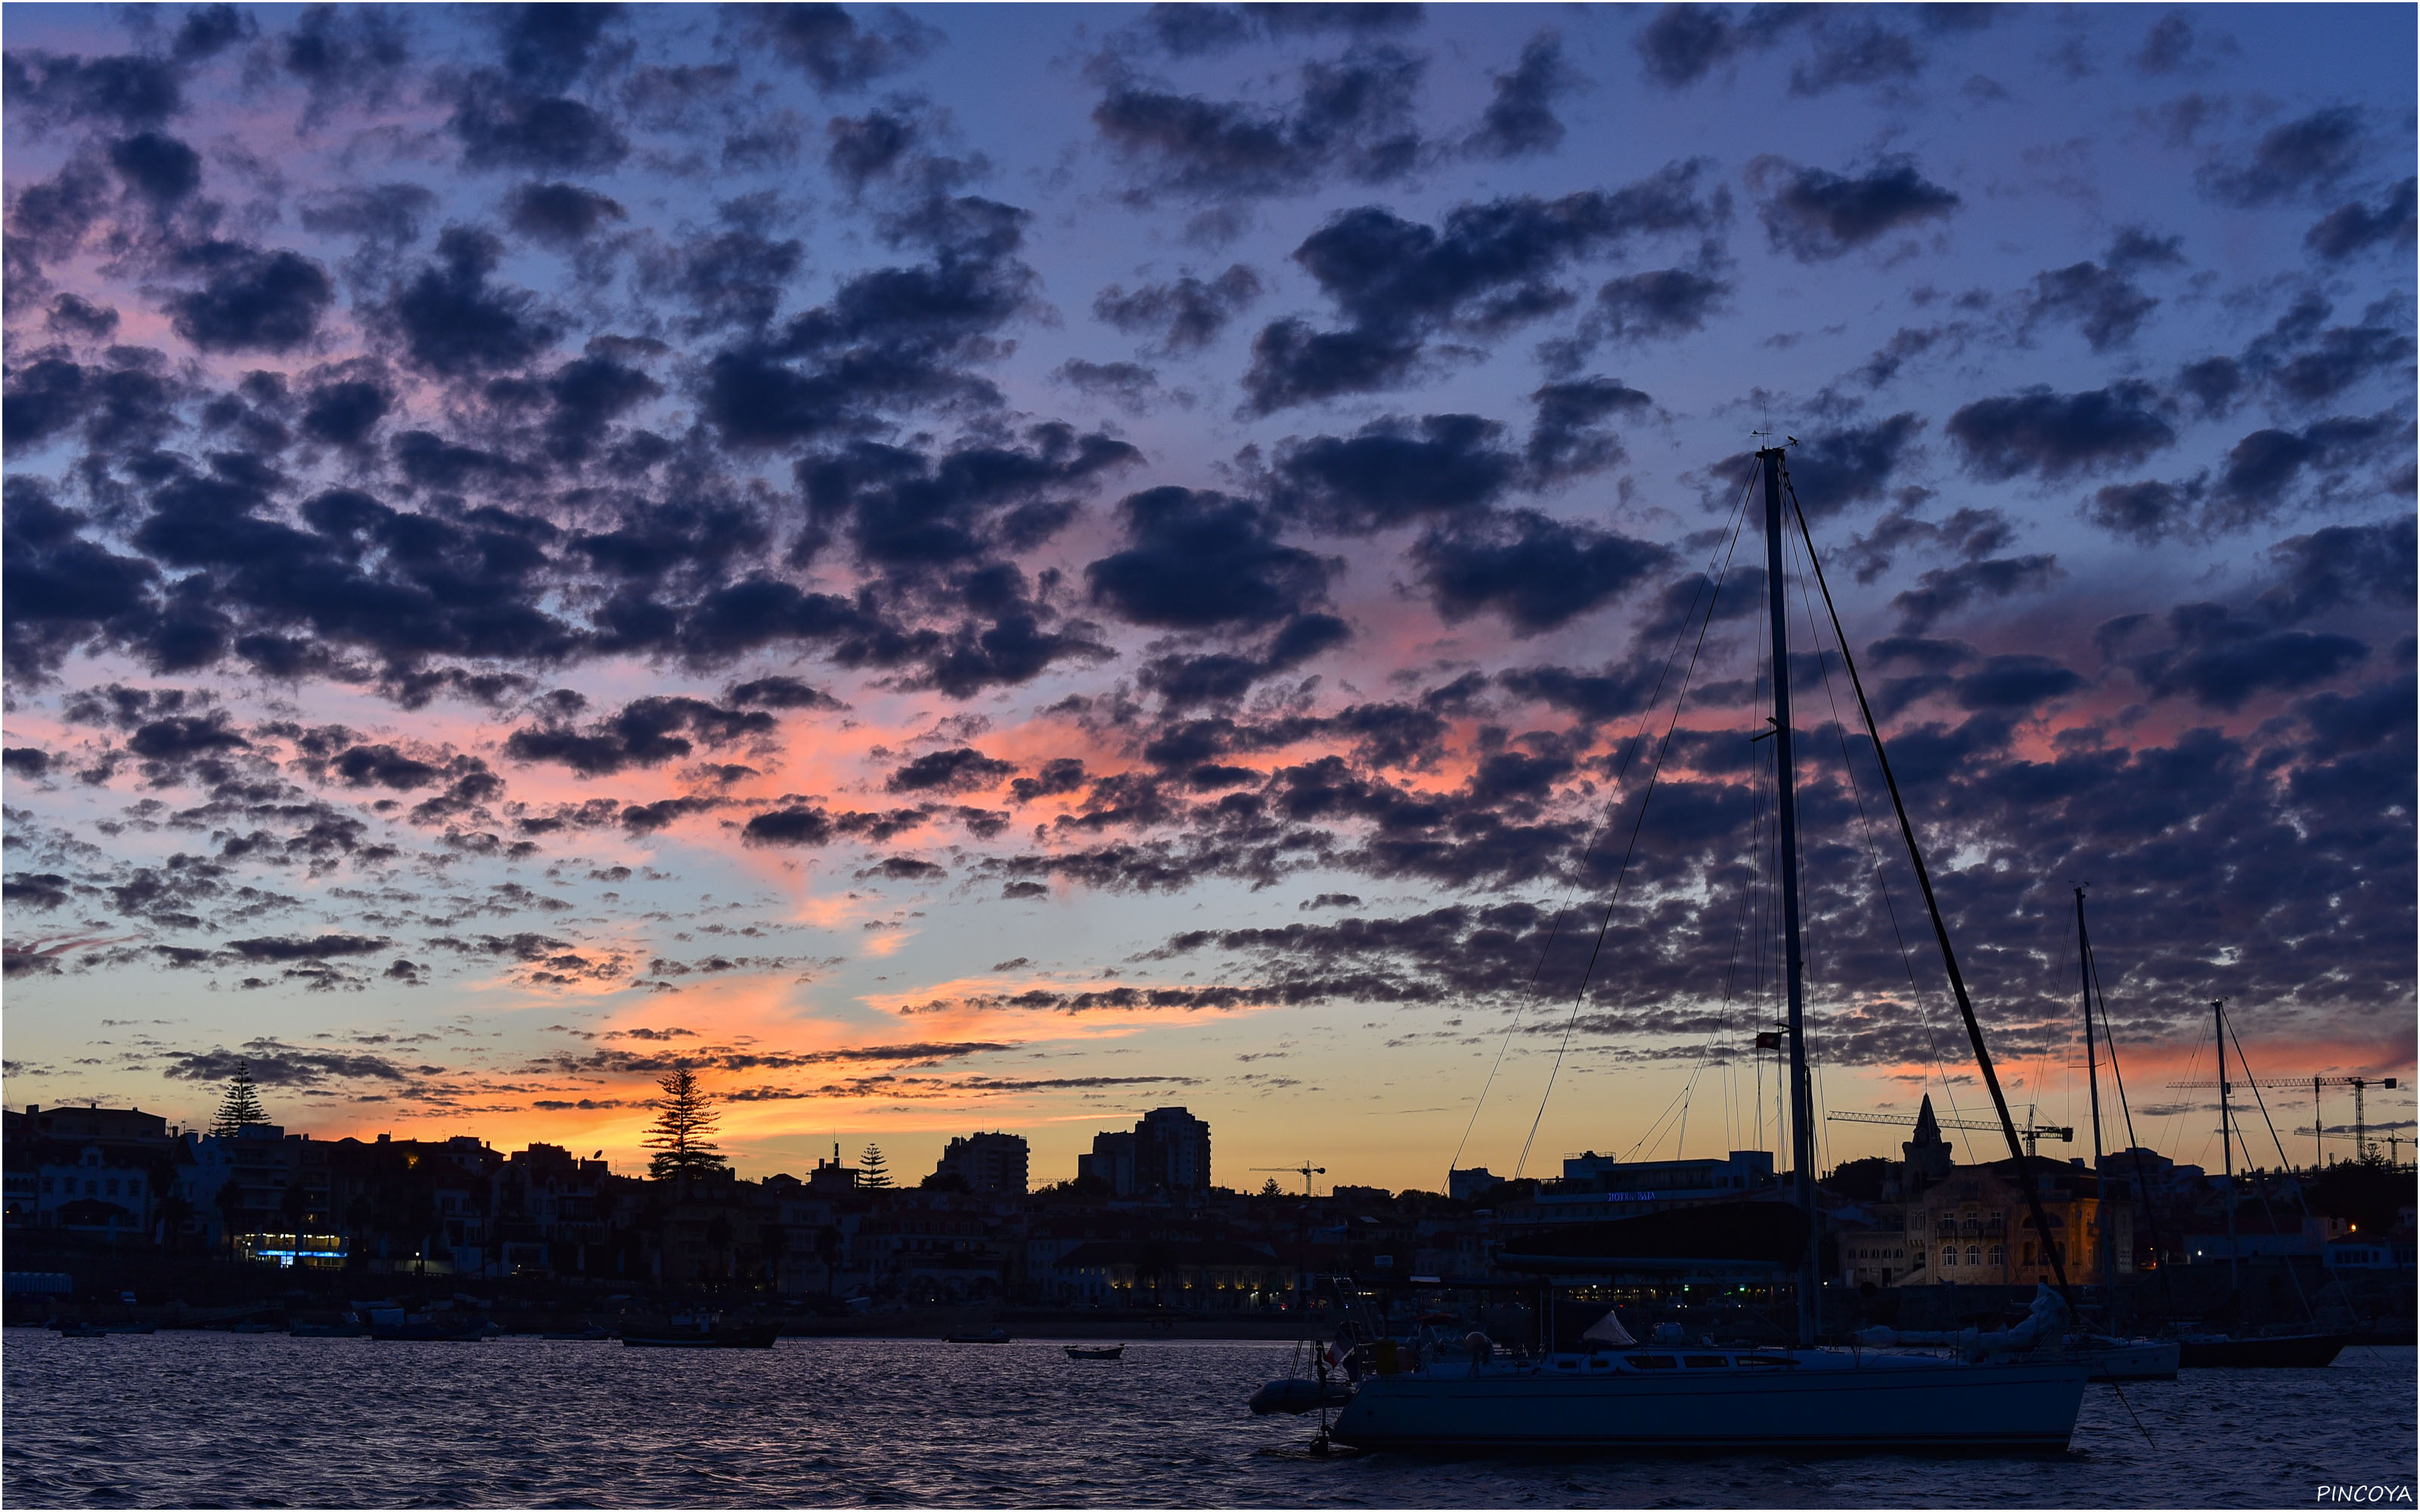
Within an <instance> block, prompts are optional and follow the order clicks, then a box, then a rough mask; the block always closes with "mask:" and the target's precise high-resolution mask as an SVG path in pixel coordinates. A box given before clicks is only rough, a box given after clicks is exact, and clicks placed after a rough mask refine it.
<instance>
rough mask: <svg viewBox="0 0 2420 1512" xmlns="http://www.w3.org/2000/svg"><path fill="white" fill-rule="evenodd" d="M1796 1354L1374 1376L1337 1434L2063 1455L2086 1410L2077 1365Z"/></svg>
mask: <svg viewBox="0 0 2420 1512" xmlns="http://www.w3.org/2000/svg"><path fill="white" fill-rule="evenodd" d="M1793 1358H1794V1359H1795V1360H1796V1361H1797V1364H1796V1365H1779V1366H1776V1365H1765V1366H1761V1367H1755V1368H1749V1369H1740V1368H1726V1369H1719V1370H1717V1369H1708V1370H1705V1371H1702V1372H1699V1371H1695V1370H1654V1371H1637V1372H1633V1371H1628V1370H1621V1369H1606V1370H1604V1371H1602V1372H1601V1373H1600V1372H1596V1371H1591V1370H1590V1369H1588V1367H1587V1366H1586V1365H1582V1366H1581V1367H1580V1368H1579V1369H1577V1370H1573V1371H1570V1372H1569V1373H1567V1372H1566V1370H1564V1369H1558V1368H1553V1367H1552V1366H1553V1365H1555V1364H1556V1363H1555V1362H1549V1363H1548V1365H1547V1366H1545V1367H1538V1366H1515V1367H1512V1368H1497V1369H1488V1370H1483V1371H1481V1372H1479V1373H1477V1374H1475V1375H1474V1374H1471V1373H1469V1372H1467V1371H1459V1370H1455V1371H1450V1373H1447V1372H1440V1373H1437V1374H1430V1373H1425V1372H1423V1373H1420V1374H1414V1375H1404V1376H1379V1377H1373V1378H1372V1379H1370V1380H1367V1381H1363V1382H1362V1383H1361V1388H1360V1390H1358V1391H1357V1392H1356V1393H1355V1394H1354V1396H1353V1400H1352V1402H1351V1403H1350V1404H1348V1405H1347V1406H1346V1407H1345V1409H1344V1413H1343V1415H1342V1417H1340V1418H1339V1419H1338V1420H1337V1423H1336V1426H1335V1428H1334V1429H1333V1433H1334V1436H1335V1437H1336V1438H1337V1439H1339V1440H1341V1441H1342V1442H1343V1443H1349V1444H1353V1445H1356V1446H1357V1447H1362V1448H1462V1449H1473V1448H1538V1449H1576V1448H1588V1449H1623V1450H1634V1451H1645V1452H1665V1453H1669V1452H1673V1451H1707V1452H1711V1451H1723V1452H1757V1451H1767V1450H1794V1451H1802V1452H1804V1451H1843V1450H1846V1451H1868V1450H1907V1449H1917V1450H1935V1451H1947V1450H1959V1451H1972V1450H2000V1451H2019V1450H2057V1449H2064V1448H2065V1447H2066V1446H2067V1443H2068V1440H2069V1438H2070V1437H2071V1435H2072V1434H2073V1433H2074V1431H2075V1417H2076V1413H2077V1412H2078V1410H2079V1409H2080V1408H2081V1407H2082V1405H2083V1400H2084V1383H2085V1374H2086V1367H2085V1365H2083V1364H2082V1363H2081V1362H2060V1363H2030V1362H2028V1363H2019V1364H2006V1365H1965V1364H1961V1363H1958V1362H1954V1361H1947V1360H1940V1359H1934V1358H1930V1357H1921V1356H1906V1355H1883V1356H1877V1355H1865V1356H1862V1357H1857V1356H1851V1355H1846V1354H1839V1355H1835V1354H1832V1353H1831V1352H1830V1351H1824V1350H1815V1351H1807V1352H1804V1353H1800V1354H1797V1355H1795V1356H1794V1357H1793Z"/></svg>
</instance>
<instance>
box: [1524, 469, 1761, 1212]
mask: <svg viewBox="0 0 2420 1512" xmlns="http://www.w3.org/2000/svg"><path fill="white" fill-rule="evenodd" d="M1745 506H1746V493H1745V489H1743V490H1742V493H1741V510H1740V515H1739V519H1738V521H1737V523H1736V524H1735V525H1734V526H1733V527H1732V530H1731V538H1730V548H1731V550H1736V549H1737V548H1738V546H1739V538H1740V533H1741V532H1742V531H1744V530H1745V529H1746V526H1747V510H1746V507H1745ZM1731 550H1726V551H1725V552H1724V553H1723V575H1722V578H1718V579H1715V580H1714V594H1713V596H1712V597H1710V598H1709V599H1708V600H1707V602H1706V617H1705V618H1704V619H1703V620H1701V621H1699V624H1698V640H1697V643H1696V644H1695V645H1693V646H1692V647H1691V648H1690V650H1689V666H1688V670H1687V671H1684V672H1683V673H1682V675H1681V687H1680V691H1679V692H1678V693H1677V694H1676V695H1675V696H1674V697H1673V700H1672V717H1671V718H1670V719H1669V720H1668V721H1667V722H1666V724H1665V726H1664V738H1663V740H1662V741H1661V742H1660V743H1659V744H1658V745H1657V746H1656V748H1655V761H1654V764H1652V765H1651V766H1650V767H1649V768H1648V770H1647V787H1646V789H1645V790H1644V791H1643V792H1642V793H1640V795H1639V796H1638V816H1637V818H1636V819H1634V820H1632V821H1631V825H1630V840H1629V842H1628V843H1627V844H1625V845H1624V846H1623V847H1622V851H1621V868H1620V870H1618V871H1616V872H1614V875H1613V889H1612V891H1611V892H1610V893H1608V894H1607V895H1606V901H1605V918H1603V919H1602V920H1601V921H1600V922H1599V923H1598V924H1597V927H1596V943H1595V945H1594V946H1592V947H1591V948H1590V950H1589V958H1588V964H1587V965H1586V966H1585V967H1584V968H1582V970H1581V972H1580V983H1579V988H1578V990H1577V991H1576V992H1575V993H1574V994H1573V995H1572V1011H1571V1016H1570V1017H1569V1018H1567V1019H1565V1020H1564V1021H1563V1040H1562V1043H1561V1044H1559V1045H1558V1046H1557V1047H1556V1049H1555V1060H1554V1064H1553V1065H1552V1066H1551V1067H1549V1068H1548V1069H1547V1072H1546V1087H1545V1090H1544V1091H1543V1092H1541V1093H1540V1094H1539V1096H1538V1112H1537V1116H1536V1117H1535V1118H1532V1119H1530V1120H1529V1137H1528V1138H1527V1139H1525V1140H1523V1141H1522V1142H1521V1158H1520V1159H1519V1160H1517V1161H1515V1162H1514V1163H1513V1165H1512V1174H1513V1176H1514V1177H1515V1178H1516V1179H1517V1178H1518V1177H1519V1176H1520V1174H1521V1172H1522V1171H1523V1169H1525V1168H1526V1167H1527V1166H1528V1164H1529V1151H1530V1149H1532V1148H1533V1147H1534V1146H1535V1145H1536V1144H1537V1142H1538V1126H1539V1125H1540V1124H1541V1123H1544V1121H1545V1118H1546V1103H1547V1100H1548V1099H1550V1098H1552V1097H1553V1096H1554V1095H1555V1081H1556V1078H1558V1077H1559V1076H1560V1075H1561V1074H1562V1070H1563V1057H1564V1056H1565V1055H1566V1054H1568V1053H1569V1052H1570V1050H1571V1047H1572V1031H1573V1029H1574V1028H1575V1027H1576V1026H1578V1024H1579V1021H1580V1006H1581V1005H1582V1004H1583V1003H1585V1002H1586V1001H1587V1000H1588V987H1589V981H1590V979H1591V978H1593V977H1594V976H1595V975H1596V964H1597V959H1598V958H1599V957H1600V956H1602V955H1603V954H1604V953H1605V936H1606V931H1607V930H1609V929H1611V928H1612V927H1613V911H1614V909H1615V908H1616V907H1617V906H1619V905H1620V903H1621V885H1622V883H1623V882H1624V881H1625V880H1626V879H1627V878H1628V877H1629V875H1630V862H1631V858H1632V857H1633V856H1636V855H1637V853H1638V831H1639V828H1640V826H1642V825H1645V824H1646V823H1647V805H1648V802H1649V800H1651V799H1652V798H1653V797H1654V796H1655V784H1656V782H1657V781H1658V780H1659V779H1662V777H1663V775H1664V758H1665V757H1666V756H1668V755H1669V754H1670V753H1671V749H1672V733H1673V731H1674V730H1676V729H1678V728H1679V727H1680V723H1681V710H1682V709H1683V707H1685V706H1686V705H1687V703H1688V702H1689V684H1690V683H1691V681H1692V680H1694V679H1695V678H1696V676H1697V674H1698V658H1699V656H1702V655H1703V654H1704V652H1705V649H1706V635H1707V632H1708V631H1710V630H1712V629H1713V628H1714V606H1715V605H1716V604H1717V603H1718V602H1720V600H1721V598H1722V592H1723V586H1722V585H1723V580H1724V579H1728V578H1729V577H1730V562H1731ZM1692 607H1693V608H1694V607H1695V606H1694V602H1693V604H1692Z"/></svg>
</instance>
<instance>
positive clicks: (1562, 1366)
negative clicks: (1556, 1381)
mask: <svg viewBox="0 0 2420 1512" xmlns="http://www.w3.org/2000/svg"><path fill="white" fill-rule="evenodd" d="M1579 1367H1580V1363H1579V1362H1578V1361H1577V1360H1558V1361H1556V1362H1555V1368H1556V1369H1558V1370H1577V1369H1578V1368H1579Z"/></svg>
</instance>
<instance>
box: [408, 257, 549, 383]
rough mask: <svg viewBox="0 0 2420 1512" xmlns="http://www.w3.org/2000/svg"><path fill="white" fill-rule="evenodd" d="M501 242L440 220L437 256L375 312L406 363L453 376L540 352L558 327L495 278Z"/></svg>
mask: <svg viewBox="0 0 2420 1512" xmlns="http://www.w3.org/2000/svg"><path fill="white" fill-rule="evenodd" d="M437 258H438V260H437V261H436V262H434V263H430V264H427V265H426V266H424V267H423V268H422V269H421V270H419V271H418V272H417V273H415V274H413V275H412V276H411V278H410V279H408V280H407V281H406V282H405V283H404V284H403V285H400V286H399V287H397V288H396V291H395V294H394V297H393V298H392V299H391V300H390V301H389V302H388V304H387V306H386V308H385V310H384V311H383V312H382V314H383V316H384V319H385V321H386V323H387V325H388V328H389V329H390V330H392V331H393V332H395V334H396V336H397V337H398V338H399V339H400V340H401V342H402V344H403V350H404V355H405V356H406V358H408V359H409V360H410V361H411V363H412V365H414V366H415V367H419V368H422V369H424V370H425V371H427V372H429V373H432V374H435V375H436V376H438V377H440V378H468V377H471V376H473V375H476V374H480V373H486V372H491V371H494V370H496V369H499V368H506V367H518V366H520V364H521V363H526V362H528V361H529V360H530V359H532V358H533V357H535V356H536V355H537V354H538V353H539V352H541V351H543V350H544V349H545V348H546V347H548V346H549V345H550V344H551V342H552V341H553V340H554V337H555V335H556V334H557V332H558V328H557V326H556V325H555V324H554V322H553V321H552V319H551V317H550V316H547V315H546V314H545V312H544V311H543V310H542V309H541V308H540V306H539V303H538V300H537V297H536V296H535V295H534V294H532V293H531V292H530V291H529V290H527V289H522V288H517V287H514V286H512V285H505V284H500V283H496V282H494V281H493V280H492V279H491V277H490V275H492V274H493V273H494V272H495V270H496V269H497V267H498V265H499V264H501V263H502V262H503V260H504V244H503V243H502V242H500V241H498V240H497V239H495V238H494V237H492V236H489V234H487V233H486V232H484V231H478V230H473V229H472V228H470V227H467V226H458V225H454V226H447V227H446V228H445V230H444V231H443V232H442V233H441V234H440V235H439V236H438V238H437Z"/></svg>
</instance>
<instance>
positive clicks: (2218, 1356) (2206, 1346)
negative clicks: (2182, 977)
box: [2177, 997, 2353, 1369]
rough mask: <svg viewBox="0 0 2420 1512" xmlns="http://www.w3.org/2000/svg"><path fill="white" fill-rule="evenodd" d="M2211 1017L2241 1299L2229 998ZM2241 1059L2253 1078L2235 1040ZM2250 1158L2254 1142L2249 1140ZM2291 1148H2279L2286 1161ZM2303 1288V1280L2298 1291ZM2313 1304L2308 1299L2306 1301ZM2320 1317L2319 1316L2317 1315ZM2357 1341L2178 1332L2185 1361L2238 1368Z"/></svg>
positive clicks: (2286, 1365)
mask: <svg viewBox="0 0 2420 1512" xmlns="http://www.w3.org/2000/svg"><path fill="white" fill-rule="evenodd" d="M2210 1011H2211V1026H2212V1028H2213V1030H2214V1032H2215V1033H2216V1035H2217V1045H2218V1142H2219V1146H2220V1148H2221V1149H2222V1151H2223V1154H2222V1155H2221V1160H2222V1162H2223V1164H2224V1165H2225V1169H2226V1289H2227V1292H2228V1294H2229V1296H2230V1297H2233V1298H2236V1299H2237V1300H2238V1301H2240V1300H2241V1298H2242V1279H2241V1276H2240V1274H2239V1272H2240V1267H2241V1261H2240V1260H2239V1259H2238V1258H2237V1255H2238V1252H2239V1250H2240V1249H2241V1247H2242V1246H2240V1245H2239V1244H2238V1243H2237V1242H2236V1238H2235V1138H2236V1135H2235V1118H2234V1114H2233V1111H2232V1106H2231V1103H2230V1099H2229V1093H2230V1092H2231V1091H2232V1090H2233V1088H2232V1086H2231V1084H2230V1083H2229V1082H2228V1080H2227V1076H2226V1045H2227V1041H2228V1039H2229V1038H2230V1036H2229V1034H2228V1031H2227V1026H2226V999H2225V998H2223V997H2222V998H2219V999H2218V1000H2216V1001H2215V1002H2213V1003H2211V1005H2210ZM2235 1058H2236V1063H2237V1064H2238V1065H2240V1066H2242V1068H2243V1080H2244V1082H2245V1083H2246V1084H2247V1085H2257V1084H2256V1083H2254V1082H2253V1076H2252V1065H2251V1062H2249V1061H2247V1060H2245V1059H2244V1058H2243V1042H2242V1041H2240V1040H2239V1041H2235ZM2318 1119H2319V1110H2318V1105H2317V1103H2314V1104H2313V1107H2312V1121H2313V1122H2314V1123H2316V1122H2317V1121H2318ZM2244 1154H2245V1156H2246V1157H2247V1159H2248V1158H2249V1156H2250V1154H2251V1145H2250V1143H2249V1141H2247V1142H2246V1143H2245V1146H2244ZM2284 1158H2285V1151H2284V1150H2283V1149H2280V1150H2279V1151H2278V1159H2279V1161H2280V1162H2281V1163H2282V1162H2283V1161H2284ZM2299 1289H2300V1287H2299V1284H2298V1285H2297V1290H2298V1291H2299ZM2308 1305H2309V1304H2308V1301H2307V1300H2305V1302H2304V1306H2305V1307H2307V1306H2308ZM2313 1320H2314V1321H2316V1320H2317V1319H2313ZM2352 1341H2353V1335H2350V1334H2330V1333H2322V1332H2319V1331H2318V1330H2316V1329H2304V1330H2303V1331H2300V1332H2295V1333H2275V1334H2257V1335H2248V1336H2245V1337H2242V1338H2238V1337H2236V1336H2235V1335H2232V1334H2211V1333H2188V1334H2182V1335H2179V1336H2178V1340H2177V1343H2178V1346H2179V1348H2180V1353H2181V1358H2182V1363H2183V1364H2184V1365H2187V1366H2189V1367H2194V1368H2211V1367H2220V1368H2226V1367H2232V1368H2236V1369H2243V1368H2258V1369H2300V1368H2316V1367H2318V1366H2320V1365H2333V1364H2335V1358H2336V1356H2337V1355H2339V1354H2341V1353H2343V1352H2344V1348H2345V1346H2346V1345H2348V1344H2350V1343H2351V1342H2352Z"/></svg>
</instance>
